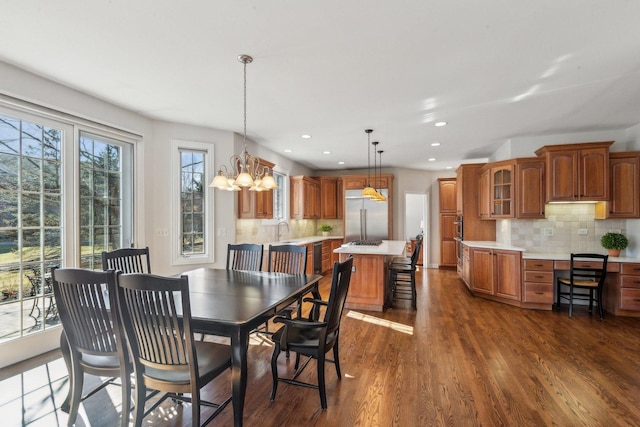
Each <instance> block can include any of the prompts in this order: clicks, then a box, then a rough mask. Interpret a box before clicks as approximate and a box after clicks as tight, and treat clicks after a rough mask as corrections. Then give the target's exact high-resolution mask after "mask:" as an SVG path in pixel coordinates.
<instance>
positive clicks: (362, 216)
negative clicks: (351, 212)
mask: <svg viewBox="0 0 640 427" xmlns="http://www.w3.org/2000/svg"><path fill="white" fill-rule="evenodd" d="M366 212H367V211H366V210H365V209H360V240H363V239H364V237H363V236H364V231H365V226H366V224H365V214H366Z"/></svg>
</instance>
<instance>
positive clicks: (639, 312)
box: [602, 263, 640, 317]
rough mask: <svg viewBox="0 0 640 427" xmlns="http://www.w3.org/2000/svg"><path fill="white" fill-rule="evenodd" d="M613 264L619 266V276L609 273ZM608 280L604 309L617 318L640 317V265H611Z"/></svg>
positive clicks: (605, 287)
mask: <svg viewBox="0 0 640 427" xmlns="http://www.w3.org/2000/svg"><path fill="white" fill-rule="evenodd" d="M613 264H615V265H619V274H615V273H614V274H611V273H610V272H609V270H610V268H609V265H613ZM606 280H607V282H606V283H605V286H604V289H603V296H602V299H603V300H604V309H605V310H606V311H608V312H609V313H613V314H614V315H616V316H628V317H640V264H639V263H609V264H607V279H606Z"/></svg>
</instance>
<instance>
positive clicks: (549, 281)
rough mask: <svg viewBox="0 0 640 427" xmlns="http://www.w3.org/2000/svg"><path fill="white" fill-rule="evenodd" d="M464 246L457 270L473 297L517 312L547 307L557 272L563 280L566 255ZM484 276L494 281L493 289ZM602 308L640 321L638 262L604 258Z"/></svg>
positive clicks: (496, 245) (567, 264)
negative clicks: (520, 308)
mask: <svg viewBox="0 0 640 427" xmlns="http://www.w3.org/2000/svg"><path fill="white" fill-rule="evenodd" d="M463 244H464V247H465V249H464V251H465V256H464V257H463V259H464V262H465V263H468V264H467V265H463V268H462V269H461V271H463V272H464V273H463V275H462V279H463V280H464V282H465V283H466V284H467V287H468V288H469V290H470V291H471V292H472V293H473V294H474V295H476V296H481V297H487V298H488V299H493V300H497V301H500V302H503V303H507V304H511V305H516V306H519V307H522V308H529V309H539V310H551V309H552V307H553V304H554V301H555V299H554V292H555V281H556V278H557V276H558V275H559V274H566V275H567V276H568V274H569V273H568V272H569V270H570V259H571V255H570V254H568V253H567V254H551V253H531V252H526V251H524V250H523V249H521V248H517V247H511V246H509V245H503V244H500V243H496V242H463ZM488 251H490V252H488ZM487 253H488V254H490V255H495V256H496V257H490V260H491V263H489V262H485V261H484V260H485V259H486V258H487V257H486V256H485V254H487ZM518 261H520V262H518ZM487 269H489V271H488V272H486V271H485V270H487ZM484 277H493V282H492V283H491V285H492V286H493V288H491V286H487V285H486V283H484V282H485V281H484V280H483V278H484ZM518 278H519V279H518ZM476 282H480V283H476ZM516 282H517V283H516ZM509 284H512V285H514V286H511V287H510V286H509ZM498 287H499V289H498ZM499 290H501V292H498V291H499ZM505 290H509V292H506V291H505ZM603 306H604V309H605V310H606V311H607V312H608V313H610V314H614V315H616V316H631V317H640V259H637V258H626V257H609V260H608V263H607V280H606V284H605V287H604V290H603Z"/></svg>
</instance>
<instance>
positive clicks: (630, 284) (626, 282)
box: [620, 275, 640, 289]
mask: <svg viewBox="0 0 640 427" xmlns="http://www.w3.org/2000/svg"><path fill="white" fill-rule="evenodd" d="M620 286H621V287H623V288H635V289H640V276H625V275H621V276H620Z"/></svg>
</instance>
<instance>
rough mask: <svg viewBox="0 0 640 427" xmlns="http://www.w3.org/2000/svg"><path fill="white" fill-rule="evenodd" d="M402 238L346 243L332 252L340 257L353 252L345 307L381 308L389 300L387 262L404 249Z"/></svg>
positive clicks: (378, 309) (371, 309)
mask: <svg viewBox="0 0 640 427" xmlns="http://www.w3.org/2000/svg"><path fill="white" fill-rule="evenodd" d="M405 246H406V242H405V241H403V240H382V243H380V244H379V245H356V244H353V242H351V243H347V244H345V245H342V246H341V247H339V248H337V249H335V250H334V251H333V252H334V253H337V254H339V255H340V261H344V260H346V259H347V258H348V257H349V255H352V256H353V271H352V273H351V284H350V285H349V293H348V294H347V301H346V303H345V307H347V308H350V309H356V310H369V311H383V310H384V309H385V308H386V307H387V306H388V304H389V302H390V301H389V295H390V292H389V291H390V285H389V283H388V282H389V280H388V276H389V275H388V270H387V265H388V264H389V260H390V259H391V258H392V257H394V256H401V255H402V254H403V253H404V251H405Z"/></svg>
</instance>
